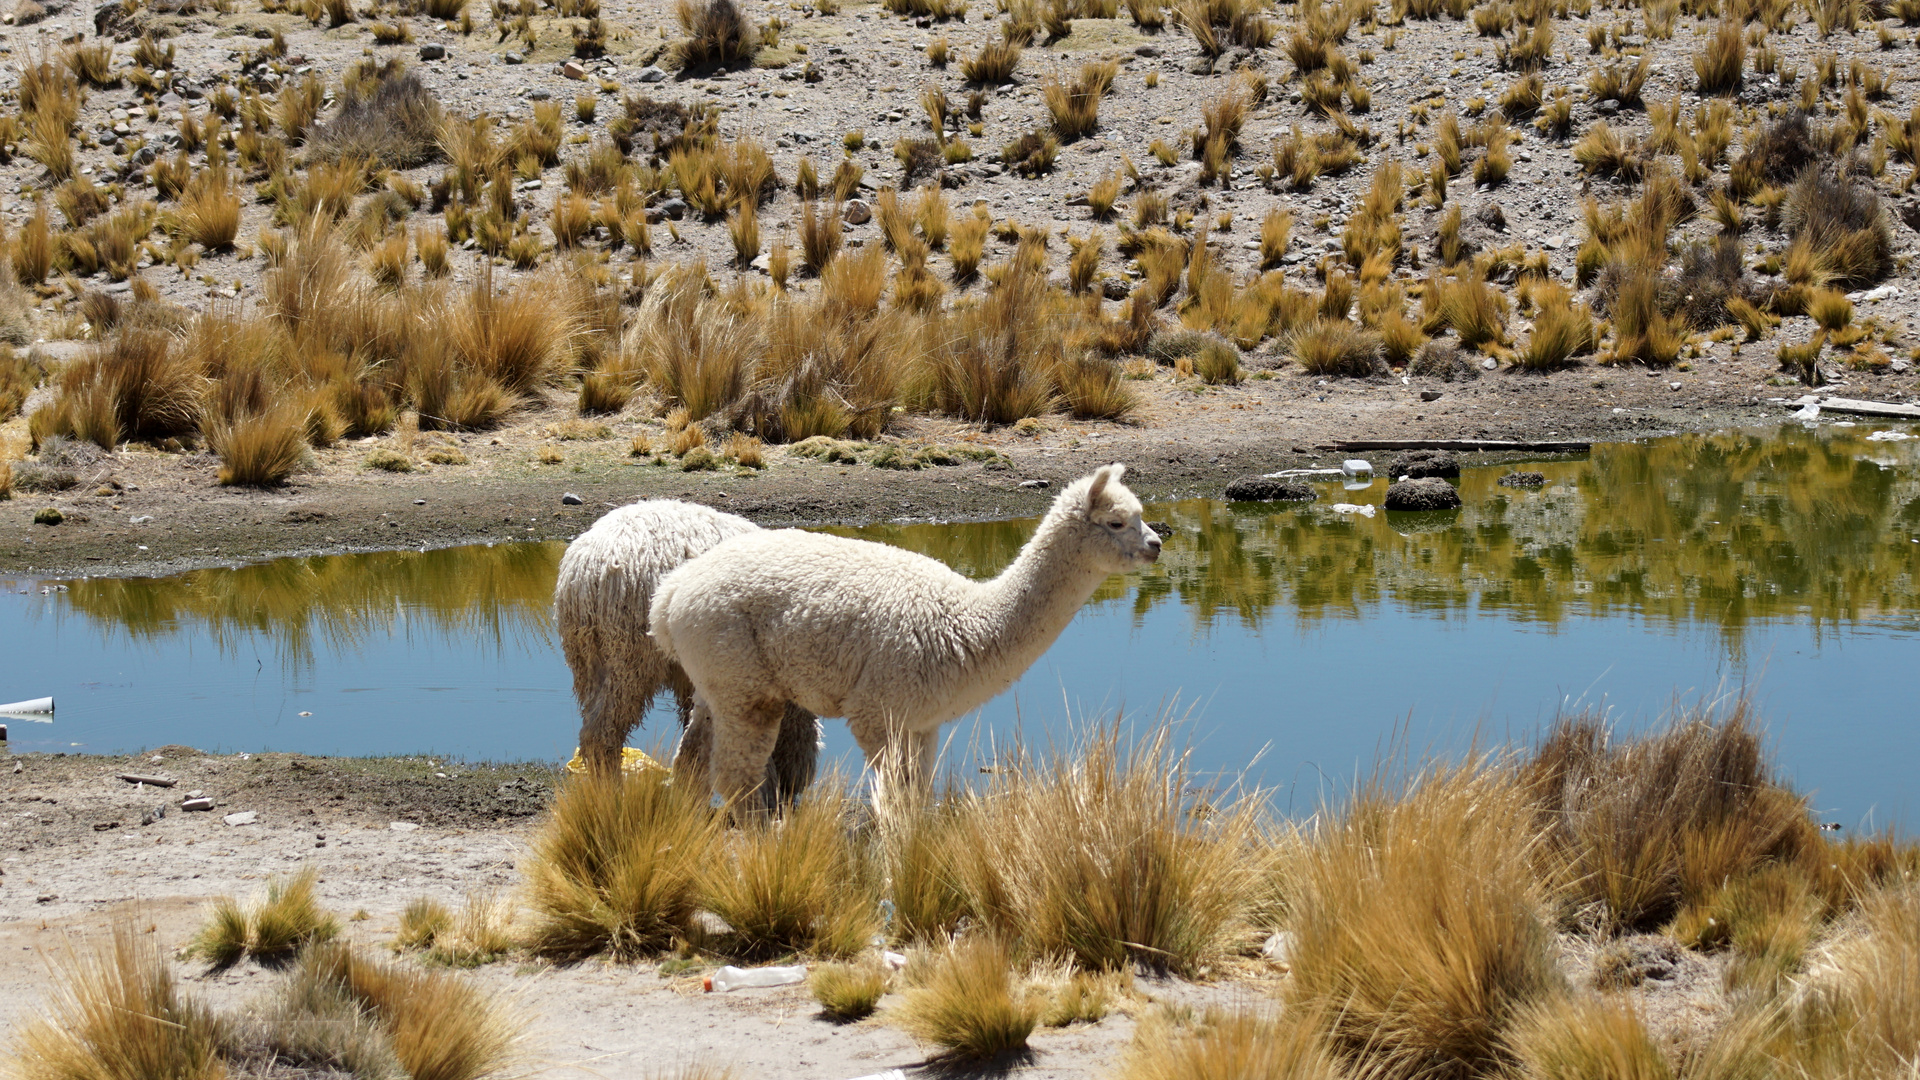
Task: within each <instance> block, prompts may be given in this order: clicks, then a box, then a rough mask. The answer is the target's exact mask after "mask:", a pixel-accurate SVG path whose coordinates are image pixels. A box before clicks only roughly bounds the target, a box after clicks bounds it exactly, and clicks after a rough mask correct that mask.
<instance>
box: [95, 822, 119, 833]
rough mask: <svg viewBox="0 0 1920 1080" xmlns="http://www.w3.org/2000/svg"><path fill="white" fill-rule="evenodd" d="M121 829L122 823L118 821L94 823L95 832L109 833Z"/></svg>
mask: <svg viewBox="0 0 1920 1080" xmlns="http://www.w3.org/2000/svg"><path fill="white" fill-rule="evenodd" d="M119 827H120V823H119V822H117V821H96V822H94V823H93V831H94V832H107V831H108V830H110V829H117V828H119Z"/></svg>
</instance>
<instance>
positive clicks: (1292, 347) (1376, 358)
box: [1286, 318, 1381, 377]
mask: <svg viewBox="0 0 1920 1080" xmlns="http://www.w3.org/2000/svg"><path fill="white" fill-rule="evenodd" d="M1380 348H1381V342H1380V335H1379V334H1377V333H1374V332H1373V331H1371V330H1366V329H1363V328H1362V327H1360V326H1359V325H1358V324H1356V323H1354V322H1353V321H1351V320H1349V319H1327V318H1320V319H1315V320H1313V321H1312V322H1310V323H1306V324H1304V325H1302V326H1300V327H1298V328H1297V329H1295V330H1294V331H1293V332H1292V333H1291V334H1290V335H1288V337H1287V340H1286V349H1287V353H1288V355H1290V356H1292V357H1293V359H1294V360H1295V361H1296V362H1297V363H1298V364H1299V365H1300V366H1301V367H1302V368H1303V369H1305V370H1306V372H1307V374H1309V375H1352V376H1356V377H1362V376H1367V375H1372V374H1374V373H1375V372H1377V371H1378V370H1380Z"/></svg>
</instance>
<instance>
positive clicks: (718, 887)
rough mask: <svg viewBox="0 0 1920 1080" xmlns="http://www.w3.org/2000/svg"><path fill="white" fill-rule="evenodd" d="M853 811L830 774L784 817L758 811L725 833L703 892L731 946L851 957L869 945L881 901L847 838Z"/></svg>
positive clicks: (754, 953)
mask: <svg viewBox="0 0 1920 1080" xmlns="http://www.w3.org/2000/svg"><path fill="white" fill-rule="evenodd" d="M853 811H854V806H853V803H852V800H851V798H850V797H849V795H848V784H847V783H846V782H845V780H844V779H843V778H839V777H829V778H827V779H826V780H824V781H822V782H821V783H819V784H817V785H815V786H814V787H813V788H812V789H811V790H810V791H809V792H807V794H806V795H805V796H804V797H803V798H802V799H801V800H800V802H799V803H798V804H797V805H795V806H794V807H793V808H792V809H790V810H789V811H788V812H787V813H786V814H785V816H784V817H783V818H781V819H780V820H777V821H776V820H773V819H771V818H769V817H767V816H764V815H763V816H759V817H757V818H754V819H752V820H749V821H746V822H745V823H744V824H743V825H742V826H741V828H739V829H737V830H735V831H733V832H731V833H729V834H728V836H727V838H726V842H725V845H724V848H725V855H724V856H723V858H722V859H721V860H720V861H719V862H718V863H717V864H716V865H715V866H714V867H713V868H712V871H711V872H710V873H709V874H708V875H707V882H706V888H705V893H704V896H705V902H706V906H707V908H708V909H709V910H711V911H712V912H713V913H714V914H716V915H718V916H720V918H721V919H722V920H724V921H725V922H726V924H727V925H728V926H729V927H731V928H732V932H731V934H729V935H728V936H727V938H726V940H725V941H724V943H723V947H724V948H725V949H726V951H728V952H729V953H731V954H733V955H738V956H745V957H752V958H767V957H774V956H780V955H784V954H787V953H794V952H804V953H810V954H813V955H816V956H825V957H847V956H852V955H854V954H856V953H858V952H860V951H861V950H862V949H865V948H866V947H867V942H868V941H869V940H870V939H871V938H872V937H873V935H874V933H875V932H876V931H878V929H879V904H878V902H877V901H876V898H875V897H874V896H873V895H872V894H871V892H870V891H869V890H868V889H867V888H866V887H865V882H864V877H865V875H864V874H863V873H862V869H863V868H862V867H861V866H860V864H859V861H858V859H857V857H856V853H855V851H854V850H853V849H852V848H851V847H850V846H849V845H848V843H847V841H846V830H847V825H848V821H849V820H850V815H851V814H852V813H853Z"/></svg>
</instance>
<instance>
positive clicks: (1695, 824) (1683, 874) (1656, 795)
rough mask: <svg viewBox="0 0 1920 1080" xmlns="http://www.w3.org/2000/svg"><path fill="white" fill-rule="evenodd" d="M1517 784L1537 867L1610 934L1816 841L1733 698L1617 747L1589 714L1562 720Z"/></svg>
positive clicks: (1663, 918) (1564, 898)
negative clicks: (1523, 794) (1541, 841)
mask: <svg viewBox="0 0 1920 1080" xmlns="http://www.w3.org/2000/svg"><path fill="white" fill-rule="evenodd" d="M1520 783H1521V785H1522V787H1523V788H1524V789H1525V790H1526V791H1527V793H1528V795H1529V798H1530V799H1531V800H1532V802H1533V803H1534V805H1535V807H1536V808H1537V813H1538V815H1539V820H1540V823H1541V825H1542V826H1543V827H1545V828H1547V829H1548V830H1549V831H1548V839H1549V850H1550V851H1551V852H1553V855H1552V856H1551V858H1550V859H1549V860H1548V861H1547V863H1546V864H1543V865H1544V868H1545V869H1547V870H1553V869H1554V867H1555V866H1556V865H1558V866H1564V868H1565V870H1564V873H1565V878H1564V880H1563V881H1561V882H1560V883H1559V884H1558V893H1559V896H1560V902H1561V904H1562V905H1563V906H1564V907H1565V908H1566V909H1568V910H1569V911H1581V912H1586V913H1588V914H1587V915H1585V916H1583V917H1592V918H1597V919H1598V921H1600V922H1601V923H1602V924H1603V925H1606V926H1610V927H1618V928H1621V929H1629V930H1648V929H1654V928H1657V927H1659V926H1661V925H1663V924H1665V923H1666V922H1668V921H1669V920H1671V919H1672V918H1673V917H1674V916H1675V915H1677V914H1678V913H1680V911H1681V910H1682V908H1683V907H1685V906H1686V905H1688V904H1691V903H1698V902H1704V901H1707V900H1709V899H1710V898H1711V896H1712V894H1713V893H1714V892H1715V891H1716V890H1717V889H1718V888H1719V887H1720V884H1721V883H1722V882H1725V881H1727V880H1729V879H1730V878H1731V877H1734V876H1736V875H1739V874H1741V873H1744V872H1746V871H1748V870H1751V869H1754V868H1756V867H1759V866H1761V865H1763V864H1766V863H1769V862H1775V861H1779V860H1792V859H1796V858H1797V857H1798V856H1799V854H1800V853H1801V852H1802V851H1803V850H1805V849H1808V848H1810V847H1811V846H1813V845H1814V844H1815V843H1816V842H1817V841H1818V840H1819V837H1818V834H1817V833H1816V832H1815V831H1814V828H1813V824H1812V822H1811V821H1810V820H1809V819H1808V817H1807V812H1806V802H1805V800H1804V799H1802V798H1800V797H1798V796H1795V795H1793V794H1792V793H1791V792H1789V791H1787V790H1786V789H1785V788H1783V787H1781V786H1780V785H1779V784H1778V782H1777V781H1776V780H1775V779H1774V777H1773V775H1772V772H1771V770H1770V769H1769V768H1768V767H1767V764H1766V761H1765V759H1764V758H1763V757H1762V754H1761V742H1760V736H1759V734H1758V732H1756V731H1755V730H1754V728H1753V727H1752V724H1751V721H1750V719H1749V715H1748V711H1747V705H1746V704H1745V703H1744V702H1737V703H1735V704H1734V705H1733V706H1732V707H1731V708H1730V709H1729V710H1728V711H1727V712H1726V714H1725V715H1723V716H1720V717H1713V716H1710V715H1707V714H1696V715H1693V716H1690V717H1687V718H1684V719H1682V720H1681V721H1680V722H1678V723H1676V724H1674V725H1673V726H1672V727H1671V728H1669V729H1667V730H1666V731H1664V732H1661V733H1658V734H1656V735H1652V736H1648V737H1646V738H1643V739H1636V740H1632V741H1624V742H1618V743H1616V741H1615V739H1614V736H1613V733H1612V731H1611V729H1610V728H1609V727H1608V726H1607V725H1606V724H1605V723H1603V722H1602V721H1600V720H1598V719H1596V718H1594V717H1590V716H1579V717H1572V718H1567V719H1563V720H1561V721H1560V722H1559V723H1558V724H1557V725H1555V727H1554V729H1553V731H1552V732H1551V733H1550V734H1549V735H1548V736H1547V737H1546V739H1545V740H1544V741H1543V742H1542V743H1541V744H1540V747H1539V748H1538V749H1537V750H1536V751H1535V752H1534V753H1533V755H1532V756H1531V757H1530V758H1528V759H1527V761H1526V762H1525V763H1524V764H1523V765H1522V767H1521V771H1520Z"/></svg>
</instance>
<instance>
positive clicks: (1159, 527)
mask: <svg viewBox="0 0 1920 1080" xmlns="http://www.w3.org/2000/svg"><path fill="white" fill-rule="evenodd" d="M1147 528H1149V529H1152V530H1153V535H1155V536H1158V537H1160V538H1161V539H1165V538H1167V537H1169V536H1172V535H1173V526H1172V525H1169V524H1168V523H1166V522H1164V521H1149V522H1147Z"/></svg>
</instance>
